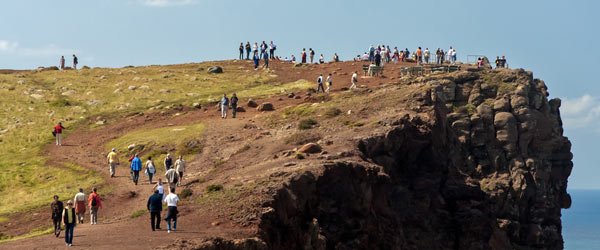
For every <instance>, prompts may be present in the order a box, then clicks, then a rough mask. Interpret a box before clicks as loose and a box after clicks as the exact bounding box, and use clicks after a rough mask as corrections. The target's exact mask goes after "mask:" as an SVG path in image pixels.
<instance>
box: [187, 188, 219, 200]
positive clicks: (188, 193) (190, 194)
mask: <svg viewBox="0 0 600 250" xmlns="http://www.w3.org/2000/svg"><path fill="white" fill-rule="evenodd" d="M221 188H222V187H221ZM192 194H194V193H193V192H192V190H191V189H189V188H184V189H183V190H181V192H180V193H179V198H181V199H187V198H189V197H190V196H192Z"/></svg>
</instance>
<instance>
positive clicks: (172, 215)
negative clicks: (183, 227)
mask: <svg viewBox="0 0 600 250" xmlns="http://www.w3.org/2000/svg"><path fill="white" fill-rule="evenodd" d="M178 213H179V212H178V211H177V207H167V218H165V220H166V221H167V230H171V221H173V230H176V229H177V214H178Z"/></svg>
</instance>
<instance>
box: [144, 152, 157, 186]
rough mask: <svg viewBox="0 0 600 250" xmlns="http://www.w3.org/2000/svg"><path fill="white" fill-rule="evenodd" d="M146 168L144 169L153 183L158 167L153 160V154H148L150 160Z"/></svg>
mask: <svg viewBox="0 0 600 250" xmlns="http://www.w3.org/2000/svg"><path fill="white" fill-rule="evenodd" d="M145 166H146V170H145V171H144V172H145V173H146V175H147V176H148V181H149V182H150V184H152V177H153V176H154V174H156V167H155V166H154V162H153V161H152V156H148V160H146V164H145Z"/></svg>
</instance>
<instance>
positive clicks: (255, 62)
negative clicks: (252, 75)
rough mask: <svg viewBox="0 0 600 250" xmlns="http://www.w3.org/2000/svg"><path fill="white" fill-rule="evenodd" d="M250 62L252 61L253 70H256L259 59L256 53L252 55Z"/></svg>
mask: <svg viewBox="0 0 600 250" xmlns="http://www.w3.org/2000/svg"><path fill="white" fill-rule="evenodd" d="M252 60H254V70H257V69H258V64H259V62H260V57H258V53H254V55H253V56H252Z"/></svg>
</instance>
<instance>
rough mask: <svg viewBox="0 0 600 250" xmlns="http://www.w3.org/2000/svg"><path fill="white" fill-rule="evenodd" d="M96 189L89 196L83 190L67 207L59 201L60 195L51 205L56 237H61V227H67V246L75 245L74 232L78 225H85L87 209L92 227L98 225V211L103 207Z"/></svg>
mask: <svg viewBox="0 0 600 250" xmlns="http://www.w3.org/2000/svg"><path fill="white" fill-rule="evenodd" d="M97 191H98V190H97V189H96V188H93V189H92V192H91V193H90V194H89V195H88V196H87V199H86V195H85V194H84V193H83V188H79V192H78V193H77V194H75V197H74V198H73V199H72V200H71V199H69V200H67V202H66V206H64V204H63V202H62V201H60V200H59V197H58V195H54V201H52V203H51V204H50V209H51V214H52V215H51V217H52V223H53V225H54V226H53V228H54V235H55V236H56V237H59V236H60V232H61V230H62V229H61V227H62V224H63V223H64V225H65V227H64V228H65V244H66V245H67V246H72V245H73V232H74V229H75V225H76V224H83V222H84V216H85V212H86V208H89V209H90V225H96V224H97V223H98V209H99V208H101V207H102V199H101V198H100V195H98V192H97Z"/></svg>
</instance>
